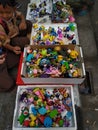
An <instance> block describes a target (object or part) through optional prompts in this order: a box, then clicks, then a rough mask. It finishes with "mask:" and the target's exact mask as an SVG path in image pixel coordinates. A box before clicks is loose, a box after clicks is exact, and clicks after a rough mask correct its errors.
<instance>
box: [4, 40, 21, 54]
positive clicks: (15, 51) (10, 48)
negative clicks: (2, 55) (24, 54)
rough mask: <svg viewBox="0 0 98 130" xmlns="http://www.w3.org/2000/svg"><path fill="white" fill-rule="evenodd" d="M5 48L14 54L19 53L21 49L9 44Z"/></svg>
mask: <svg viewBox="0 0 98 130" xmlns="http://www.w3.org/2000/svg"><path fill="white" fill-rule="evenodd" d="M5 48H7V49H8V50H10V51H13V52H14V53H15V54H17V55H18V54H20V53H21V48H20V47H19V46H11V45H10V44H9V43H7V44H6V45H5Z"/></svg>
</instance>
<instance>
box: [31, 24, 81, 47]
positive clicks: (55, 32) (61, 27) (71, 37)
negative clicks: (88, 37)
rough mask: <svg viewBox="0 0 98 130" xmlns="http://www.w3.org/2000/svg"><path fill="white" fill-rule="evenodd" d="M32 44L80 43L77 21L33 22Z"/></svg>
mask: <svg viewBox="0 0 98 130" xmlns="http://www.w3.org/2000/svg"><path fill="white" fill-rule="evenodd" d="M30 44H31V45H68V44H74V45H79V38H78V31H77V25H76V23H65V24H33V27H32V32H31V41H30Z"/></svg>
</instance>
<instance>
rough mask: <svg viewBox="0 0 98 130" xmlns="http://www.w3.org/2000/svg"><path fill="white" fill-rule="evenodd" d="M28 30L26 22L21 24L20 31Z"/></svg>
mask: <svg viewBox="0 0 98 130" xmlns="http://www.w3.org/2000/svg"><path fill="white" fill-rule="evenodd" d="M26 28H27V25H26V22H25V21H24V22H21V23H20V24H19V29H20V30H25V29H26Z"/></svg>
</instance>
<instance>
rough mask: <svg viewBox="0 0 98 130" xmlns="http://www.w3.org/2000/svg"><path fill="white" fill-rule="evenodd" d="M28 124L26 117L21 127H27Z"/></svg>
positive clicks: (28, 120)
mask: <svg viewBox="0 0 98 130" xmlns="http://www.w3.org/2000/svg"><path fill="white" fill-rule="evenodd" d="M29 124H30V119H29V117H27V118H25V120H24V122H23V126H25V127H29Z"/></svg>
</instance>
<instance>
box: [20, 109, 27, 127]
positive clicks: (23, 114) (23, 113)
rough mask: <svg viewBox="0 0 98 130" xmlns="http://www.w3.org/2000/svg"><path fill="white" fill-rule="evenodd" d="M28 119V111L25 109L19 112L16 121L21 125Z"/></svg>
mask: <svg viewBox="0 0 98 130" xmlns="http://www.w3.org/2000/svg"><path fill="white" fill-rule="evenodd" d="M27 117H29V110H28V108H27V107H25V108H24V109H23V110H21V115H20V116H19V118H18V121H19V122H20V124H21V125H22V124H23V122H24V120H25V119H26V118H27Z"/></svg>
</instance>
